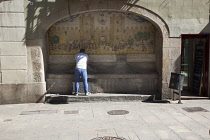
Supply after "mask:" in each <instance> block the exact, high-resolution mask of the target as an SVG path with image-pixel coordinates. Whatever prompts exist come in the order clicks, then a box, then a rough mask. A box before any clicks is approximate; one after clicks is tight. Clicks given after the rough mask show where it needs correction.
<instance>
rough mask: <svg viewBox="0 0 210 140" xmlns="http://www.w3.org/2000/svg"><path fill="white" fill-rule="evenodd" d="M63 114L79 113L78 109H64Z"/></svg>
mask: <svg viewBox="0 0 210 140" xmlns="http://www.w3.org/2000/svg"><path fill="white" fill-rule="evenodd" d="M64 114H79V111H78V110H72V111H64Z"/></svg>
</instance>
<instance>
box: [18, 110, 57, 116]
mask: <svg viewBox="0 0 210 140" xmlns="http://www.w3.org/2000/svg"><path fill="white" fill-rule="evenodd" d="M52 113H57V110H36V111H23V112H21V113H20V115H34V114H52Z"/></svg>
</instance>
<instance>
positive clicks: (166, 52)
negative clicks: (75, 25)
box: [27, 6, 181, 99]
mask: <svg viewBox="0 0 210 140" xmlns="http://www.w3.org/2000/svg"><path fill="white" fill-rule="evenodd" d="M95 11H119V12H126V13H131V14H134V15H138V16H141V17H143V18H145V19H147V20H148V21H150V22H151V23H152V24H153V25H154V26H155V27H156V29H157V30H156V31H157V32H156V38H155V40H156V42H155V43H158V44H160V45H159V46H158V47H156V48H155V60H156V61H155V66H156V71H155V72H154V73H150V74H149V73H147V74H143V73H141V74H139V73H138V74H129V73H127V75H126V74H125V73H123V72H122V74H115V75H111V74H110V73H108V74H107V75H105V74H101V75H99V76H98V77H97V76H96V75H94V74H93V75H90V78H92V79H104V78H105V77H106V78H110V79H112V78H113V76H114V77H115V78H117V77H118V81H119V80H121V79H124V78H126V77H130V79H132V78H134V77H144V79H139V81H140V84H142V85H141V86H144V85H145V84H144V83H145V82H150V81H144V80H145V79H149V77H150V76H153V77H155V78H156V84H155V86H156V87H155V90H156V91H154V92H158V95H157V96H159V97H158V98H162V99H165V98H170V90H169V88H168V83H169V78H170V72H179V67H177V63H178V64H179V59H180V58H179V57H180V44H181V43H180V38H169V30H168V26H167V24H166V23H165V22H164V20H163V19H161V18H160V17H159V16H158V15H156V14H155V13H153V12H152V11H149V10H147V9H145V8H142V7H135V6H132V7H131V8H129V9H127V10H126V11H123V10H117V9H114V10H113V9H112V10H108V9H100V10H99V9H92V10H84V11H83V10H80V11H75V12H74V11H71V15H76V14H82V13H91V12H95ZM69 16H70V15H69V12H68V11H67V9H64V10H63V11H60V12H59V13H57V14H56V15H51V16H49V17H47V18H46V19H45V20H44V21H43V22H42V24H41V25H40V26H39V27H38V28H37V31H36V33H35V34H34V35H33V36H32V37H29V39H28V40H27V43H28V45H27V46H31V44H33V42H36V43H35V44H37V42H38V45H40V46H41V48H42V51H43V62H44V64H45V68H44V67H43V69H44V71H45V72H46V73H47V74H46V79H48V85H47V87H49V86H50V85H51V84H52V83H53V82H54V80H55V79H57V78H58V79H59V80H58V81H57V84H59V85H62V84H63V83H65V82H67V83H68V82H69V83H68V85H65V84H64V85H63V87H62V86H61V88H66V87H65V86H70V89H69V91H68V92H71V91H72V89H73V87H71V83H72V81H65V80H64V81H62V80H61V79H62V78H63V79H66V77H68V78H69V79H73V74H71V75H68V74H67V75H65V73H64V74H62V75H57V77H56V75H51V74H49V73H48V71H47V69H48V70H49V65H48V64H49V61H51V62H52V60H49V59H53V58H50V56H49V55H48V53H49V52H48V49H47V45H48V44H47V42H46V40H48V35H47V34H46V33H47V32H48V30H49V28H50V27H51V26H52V25H53V24H55V23H56V22H58V21H59V20H61V19H64V18H66V17H69ZM32 46H33V45H32ZM103 56H105V55H103ZM122 56H123V55H121V56H119V57H113V56H111V57H109V58H110V59H116V60H118V59H119V61H120V60H121V59H124V57H122ZM143 57H144V56H143ZM69 58H70V59H72V60H73V56H70V57H69ZM93 58H94V57H93ZM64 59H66V58H64ZM96 59H97V58H96ZM102 59H105V58H102ZM126 59H127V58H126ZM111 62H112V61H111ZM145 62H146V61H145ZM61 63H62V61H61ZM29 73H30V72H29ZM31 73H34V71H33V70H32V71H31ZM30 76H31V75H30ZM42 76H44V72H43V75H42ZM42 78H43V77H42ZM68 78H67V79H68ZM93 81H94V80H93ZM137 81H138V80H137ZM100 82H102V83H103V82H108V83H112V82H115V81H100V80H98V81H97V83H99V85H98V87H94V84H93V85H91V86H92V88H97V89H98V91H99V92H100V91H101V92H103V88H101V87H100V84H101V83H100ZM122 82H123V83H125V85H127V84H128V83H129V82H130V81H122ZM119 84H120V82H119ZM121 84H122V83H121ZM106 86H107V85H106ZM130 86H133V85H130ZM152 86H154V85H152ZM145 87H146V88H150V86H145ZM108 88H113V87H111V86H110V87H108ZM126 88H128V87H126ZM135 88H136V87H135ZM138 88H139V89H140V91H142V89H141V87H137V90H138ZM52 89H53V88H52ZM57 89H58V90H57ZM57 89H54V91H56V90H57V91H56V92H59V88H57ZM121 89H122V90H124V89H123V88H121ZM121 89H120V90H117V91H120V92H121V91H122V90H121ZM108 91H109V90H108ZM132 91H134V92H136V90H133V89H131V90H130V91H127V92H126V93H128V92H132ZM61 92H62V91H61ZM110 92H111V90H110ZM143 92H144V91H143Z"/></svg>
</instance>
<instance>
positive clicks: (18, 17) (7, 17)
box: [0, 13, 25, 27]
mask: <svg viewBox="0 0 210 140" xmlns="http://www.w3.org/2000/svg"><path fill="white" fill-rule="evenodd" d="M0 19H1V20H0V26H21V27H24V26H25V22H24V21H25V19H24V13H0Z"/></svg>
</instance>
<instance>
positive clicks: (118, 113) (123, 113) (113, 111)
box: [107, 110, 129, 115]
mask: <svg viewBox="0 0 210 140" xmlns="http://www.w3.org/2000/svg"><path fill="white" fill-rule="evenodd" d="M107 113H108V114H109V115H125V114H128V113H129V112H128V111H126V110H111V111H108V112H107Z"/></svg>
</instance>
